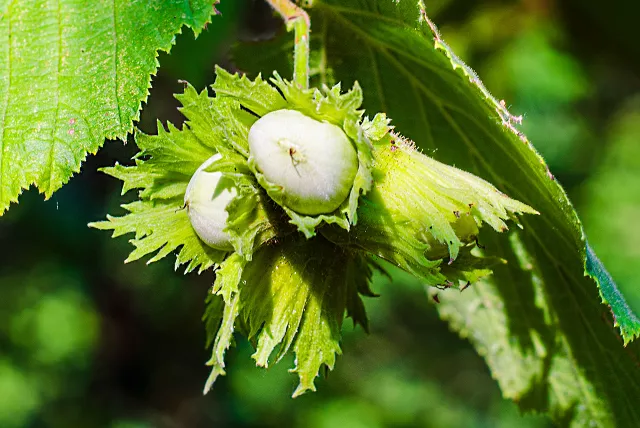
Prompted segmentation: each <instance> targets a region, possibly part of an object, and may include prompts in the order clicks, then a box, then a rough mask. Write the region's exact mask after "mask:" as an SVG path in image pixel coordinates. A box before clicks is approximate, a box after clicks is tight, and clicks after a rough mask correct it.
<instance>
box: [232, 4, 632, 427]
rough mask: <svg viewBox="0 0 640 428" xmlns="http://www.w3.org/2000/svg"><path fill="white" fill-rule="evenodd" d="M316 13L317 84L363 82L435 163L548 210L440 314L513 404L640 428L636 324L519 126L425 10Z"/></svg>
mask: <svg viewBox="0 0 640 428" xmlns="http://www.w3.org/2000/svg"><path fill="white" fill-rule="evenodd" d="M310 13H311V18H312V26H313V34H314V37H316V38H318V37H322V38H323V40H322V41H321V43H320V45H321V47H322V49H323V52H324V57H325V58H326V64H325V67H324V72H323V73H321V74H319V75H318V76H317V77H316V78H317V80H323V79H324V80H329V79H331V78H335V80H336V81H341V82H342V83H343V84H344V85H349V84H351V83H352V82H354V81H355V80H357V81H359V83H360V86H361V87H362V89H363V93H364V102H363V108H365V109H366V110H367V111H371V112H373V111H381V112H384V113H386V114H387V115H388V116H389V117H392V118H393V120H394V122H393V124H394V125H395V128H396V130H397V131H398V132H400V133H402V134H403V135H405V136H406V137H408V138H410V139H411V140H413V141H415V142H416V143H417V145H418V146H419V147H421V148H422V149H423V150H424V151H426V152H427V153H428V154H429V155H431V156H433V157H434V158H435V159H437V160H439V161H442V162H443V163H446V164H450V165H455V166H457V167H458V168H460V169H463V170H465V171H469V172H472V173H474V174H476V175H478V176H480V177H482V178H484V179H486V180H487V181H489V182H490V183H492V184H494V185H496V187H498V189H500V190H501V191H503V192H504V193H506V194H508V195H509V196H511V197H514V198H516V199H518V200H520V201H523V202H525V203H527V204H528V205H530V206H532V207H534V208H535V209H536V210H538V211H539V212H540V213H541V215H540V216H529V217H528V218H523V219H522V224H523V226H524V230H523V231H522V232H519V234H518V238H517V239H516V240H515V241H514V239H515V238H514V237H513V235H510V236H487V237H483V236H481V239H480V240H481V241H483V243H484V245H486V246H487V247H488V250H489V252H490V253H491V254H495V255H497V256H499V257H502V258H504V259H506V260H508V261H509V263H508V264H507V265H505V266H502V267H500V266H498V267H497V268H496V269H495V273H494V275H493V276H492V277H490V278H488V279H486V280H484V281H482V282H480V283H478V284H475V285H473V286H471V287H470V288H469V289H468V290H465V291H464V292H463V293H462V294H461V295H459V294H458V293H457V292H453V291H452V292H449V293H447V294H445V295H441V297H440V300H441V301H442V303H441V304H440V305H438V306H437V307H438V308H439V310H440V311H441V313H442V314H443V316H445V317H447V318H448V319H449V320H450V322H451V323H452V326H453V327H454V328H456V329H457V330H458V331H460V332H461V334H463V335H465V336H467V337H469V339H470V340H471V341H472V343H473V344H474V345H475V346H476V347H477V349H478V350H479V351H480V353H482V354H483V355H484V356H485V358H486V360H487V363H488V364H489V367H490V368H491V370H492V373H493V375H494V377H495V378H496V380H497V381H498V383H499V384H500V386H501V388H502V390H503V392H504V394H505V396H508V397H510V398H513V399H514V400H515V401H517V402H518V403H519V404H520V405H521V407H522V408H523V409H526V410H535V411H539V412H547V413H549V414H550V415H551V416H552V418H553V419H554V421H556V422H557V423H558V424H559V425H561V426H575V427H582V426H605V427H606V426H612V427H613V426H616V427H617V426H637V425H640V412H638V410H637V406H636V403H635V401H636V398H635V397H637V396H638V394H639V393H640V370H639V369H638V364H637V361H638V357H637V355H638V351H639V350H640V349H639V345H638V344H637V343H635V342H634V343H630V344H629V345H628V346H627V347H626V349H625V348H624V347H623V343H622V342H623V341H624V342H628V341H629V340H631V339H632V338H633V337H634V336H635V335H637V334H638V332H639V329H638V323H637V318H636V317H635V315H633V314H632V313H631V312H630V311H629V310H628V308H627V307H626V304H624V299H622V297H621V295H620V294H619V292H618V291H617V289H616V288H615V284H614V283H613V281H610V280H608V278H607V275H606V273H605V272H606V271H605V270H604V269H601V265H597V264H594V263H592V262H593V260H594V259H593V258H591V257H589V259H588V252H587V246H586V242H585V238H584V234H583V232H582V227H581V224H580V222H579V220H578V217H577V215H576V213H575V211H574V209H573V207H572V206H571V203H570V202H569V200H568V199H567V197H566V194H565V193H564V191H563V189H562V188H561V187H560V185H559V184H558V183H557V182H556V181H555V179H554V177H553V175H552V174H551V173H550V172H549V170H548V169H547V167H546V165H545V163H544V161H543V160H542V158H541V157H540V156H539V155H538V154H537V153H536V152H535V150H534V149H533V147H532V146H531V144H530V143H529V141H528V140H527V139H526V137H525V136H524V135H523V134H521V133H520V132H519V131H518V129H517V125H518V123H519V121H520V120H521V118H519V117H515V116H512V115H511V114H510V113H509V112H508V111H507V110H506V108H505V107H504V103H501V102H500V101H498V100H496V99H494V98H493V97H492V96H491V95H490V93H489V91H488V90H487V89H486V88H485V87H484V86H483V85H482V83H481V81H480V79H479V78H478V77H477V76H476V74H475V73H474V72H473V71H472V70H471V69H470V68H469V67H467V66H466V65H465V64H464V63H463V62H462V61H461V60H460V59H459V58H458V57H456V56H455V54H454V53H453V52H452V51H451V49H449V47H448V46H447V45H446V44H445V43H444V42H443V41H442V39H441V37H440V36H439V34H438V33H437V30H436V29H435V26H434V25H433V24H432V23H431V22H430V21H429V20H428V18H427V16H426V14H425V12H424V5H423V4H422V2H419V1H413V2H412V1H399V2H396V1H393V0H384V1H373V0H365V1H358V0H340V1H338V0H324V1H322V0H316V1H314V4H313V8H312V9H310ZM283 43H286V42H283ZM272 46H273V44H272ZM240 49H248V50H245V51H244V52H243V53H242V54H238V53H236V55H235V58H236V60H237V61H243V60H244V61H245V62H242V63H241V64H240V66H241V67H242V68H244V69H245V70H254V71H260V70H267V69H268V68H269V64H268V63H266V62H263V61H264V60H265V59H269V60H270V57H269V55H279V54H278V53H277V52H278V51H277V49H269V50H267V51H264V52H262V53H261V54H256V55H252V50H254V51H255V46H253V47H249V48H246V47H243V48H240ZM238 52H240V50H239V51H238ZM278 61H279V60H278ZM280 62H281V61H280ZM328 83H333V82H331V81H329V82H328ZM516 241H518V242H520V244H516V243H514V242H516ZM585 263H587V266H586V268H587V272H588V274H590V275H594V277H595V278H596V280H597V281H600V284H601V293H602V295H603V298H605V299H607V302H608V303H609V304H610V305H613V308H612V312H613V314H614V316H615V319H614V320H611V319H610V314H609V311H610V310H609V308H608V307H607V306H606V305H603V304H602V298H601V296H600V293H599V292H598V286H597V284H596V283H595V282H594V280H593V279H591V278H589V277H586V276H585ZM612 296H613V297H612ZM614 323H616V324H619V325H620V329H621V331H622V334H623V338H621V337H620V336H619V334H618V332H617V331H616V329H615V327H614Z"/></svg>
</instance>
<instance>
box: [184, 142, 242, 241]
mask: <svg viewBox="0 0 640 428" xmlns="http://www.w3.org/2000/svg"><path fill="white" fill-rule="evenodd" d="M221 158H222V155H220V154H219V153H217V154H215V155H213V156H212V157H210V158H209V159H207V160H206V161H205V162H204V163H203V164H202V165H200V167H199V168H198V169H197V170H196V172H195V173H194V174H193V176H192V177H191V180H190V181H189V184H188V186H187V191H186V192H185V195H184V202H185V205H186V207H187V212H188V215H189V220H190V221H191V226H192V227H193V229H194V230H195V232H196V234H197V235H198V237H199V238H200V239H202V241H204V243H206V244H207V245H209V246H210V247H213V248H216V249H219V250H233V246H232V245H231V238H230V237H229V235H228V234H227V233H226V232H224V228H225V227H226V225H227V218H228V217H229V213H227V211H226V208H227V205H229V202H231V200H232V199H233V198H234V197H235V196H236V195H237V190H236V188H235V187H234V186H233V181H232V180H231V179H229V178H226V177H223V176H222V173H220V172H207V171H204V169H205V168H207V167H208V166H210V165H211V164H213V163H214V162H215V161H217V160H219V159H221Z"/></svg>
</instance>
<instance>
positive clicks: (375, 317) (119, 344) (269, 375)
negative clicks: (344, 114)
mask: <svg viewBox="0 0 640 428" xmlns="http://www.w3.org/2000/svg"><path fill="white" fill-rule="evenodd" d="M220 9H221V11H222V12H223V18H222V19H219V18H218V19H215V20H214V23H213V24H211V25H209V27H208V29H207V30H206V31H205V32H204V33H203V34H202V35H201V36H200V37H199V38H198V39H197V40H194V39H193V35H192V33H190V32H188V31H186V32H185V33H184V34H182V35H180V36H179V37H177V40H176V46H175V48H174V49H173V52H172V54H171V55H166V54H162V55H161V56H160V64H161V68H160V72H159V74H158V76H156V77H155V78H154V81H153V89H152V91H151V97H150V99H149V102H148V104H147V105H146V106H145V108H144V110H143V114H142V120H141V123H140V127H141V128H142V129H143V130H145V131H147V132H153V131H154V129H153V128H154V126H155V125H154V124H155V121H156V119H161V120H170V121H172V122H174V123H176V124H178V123H180V122H181V121H182V117H181V116H180V114H179V113H178V112H177V111H176V107H177V102H176V101H175V100H174V99H173V98H172V93H174V92H179V91H180V90H181V84H180V83H179V82H178V79H184V80H188V81H189V82H191V83H192V84H193V85H194V86H196V87H197V88H199V89H202V88H204V87H205V86H206V85H208V84H210V83H212V79H213V72H212V70H213V66H214V64H216V63H217V64H220V65H222V66H224V67H226V68H230V69H232V68H233V61H232V59H230V57H229V55H228V52H229V49H230V47H231V46H232V45H233V44H234V43H235V42H237V40H254V39H256V38H260V37H264V36H265V35H268V34H270V33H271V32H273V31H282V28H281V26H280V24H279V21H278V20H277V19H275V18H274V17H273V16H272V15H271V13H270V11H269V10H268V8H267V7H266V6H265V5H264V4H263V3H262V2H261V1H257V0H256V1H250V0H244V1H240V0H226V1H225V0H223V1H222V5H221V6H220ZM427 11H428V13H430V14H431V16H432V17H433V18H434V19H435V21H436V22H437V23H438V24H439V25H440V27H441V30H442V32H443V34H444V37H445V39H446V40H448V41H449V43H450V44H451V45H452V46H453V48H454V49H455V50H456V52H458V53H459V54H460V56H461V57H462V58H464V59H465V60H466V61H467V63H468V64H470V65H471V66H472V67H474V68H475V69H476V71H477V72H478V73H479V75H480V76H481V77H482V78H483V79H484V81H485V83H486V85H487V86H488V87H489V89H490V90H492V92H493V93H494V95H496V97H498V98H499V99H504V100H506V102H507V104H508V105H509V106H510V107H511V110H512V112H513V113H515V114H523V115H524V130H525V132H526V133H527V135H528V136H529V137H530V139H531V140H532V142H533V144H534V145H535V146H536V147H537V149H538V150H539V151H540V152H541V153H542V154H543V155H544V157H545V158H546V160H547V162H548V163H549V165H550V167H551V169H552V171H553V173H554V174H555V175H556V177H558V179H559V180H560V182H561V183H562V184H563V185H564V186H565V188H566V190H567V192H568V193H569V195H570V197H571V199H572V200H573V202H574V204H575V206H576V209H577V210H578V212H579V213H580V215H581V217H582V219H583V221H584V225H585V229H586V231H587V234H588V236H589V239H590V241H591V244H592V245H593V247H594V248H595V250H596V252H597V253H598V254H599V256H600V257H601V259H602V260H603V261H604V263H605V265H606V266H608V268H609V269H610V271H611V273H612V275H613V276H614V278H615V279H616V280H617V281H618V284H619V286H620V288H622V289H623V291H624V292H625V294H626V296H627V297H628V299H629V303H630V305H631V306H632V307H633V308H634V309H635V310H636V311H637V312H640V289H639V288H638V287H635V283H637V280H636V281H634V279H636V277H637V275H638V274H639V273H640V267H639V266H640V263H638V260H639V259H640V257H639V256H640V221H638V220H639V219H640V144H639V143H638V142H639V141H640V45H639V44H637V43H636V42H637V27H636V25H637V24H636V22H635V19H637V17H638V16H640V4H638V3H637V2H636V1H633V0H629V1H622V0H619V1H610V2H607V5H606V10H604V9H603V5H602V3H601V2H596V1H592V0H566V1H559V0H523V1H511V0H491V1H482V2H474V1H463V0H448V1H447V0H432V1H428V2H427ZM634 17H635V18H634ZM286 71H287V70H282V72H283V74H285V75H286V74H287V73H286ZM135 152H136V148H135V146H134V145H133V144H131V143H129V144H127V145H123V144H122V142H108V143H107V144H106V145H105V147H104V148H103V149H102V150H101V151H100V152H99V154H98V155H97V156H93V157H90V158H89V159H88V160H87V162H86V163H85V164H84V166H83V171H82V173H81V174H79V176H78V177H75V178H74V179H73V180H72V181H71V182H70V183H69V184H68V185H66V186H65V187H63V188H62V190H60V191H58V192H57V193H56V194H54V196H53V197H52V198H51V199H50V200H49V201H46V202H45V201H43V200H42V196H41V195H38V194H37V193H36V192H34V191H29V192H26V193H25V194H24V195H23V196H22V197H21V199H20V204H19V205H17V206H12V207H11V209H10V210H9V212H8V213H7V214H6V215H5V216H4V217H3V218H1V219H0V238H1V239H2V242H3V244H4V245H3V251H2V260H3V262H2V264H1V265H0V427H113V428H143V427H168V428H169V427H176V428H177V427H213V426H215V427H225V426H240V427H253V426H256V427H257V426H300V427H336V426H340V427H382V426H392V427H412V426H420V427H513V426H518V427H547V426H551V425H550V423H549V422H548V421H547V420H546V419H545V418H544V417H541V416H533V415H527V416H525V417H521V416H520V414H519V412H518V410H517V407H516V406H515V404H513V403H511V402H508V401H505V400H503V399H502V398H501V396H500V391H499V390H498V387H497V385H496V384H495V382H494V381H493V380H492V379H491V376H490V373H489V371H488V369H487V367H486V366H485V364H484V362H483V360H482V359H481V358H480V357H478V356H477V355H476V354H475V352H474V351H473V349H472V347H471V346H470V345H469V344H468V343H467V342H466V341H464V340H461V339H459V338H458V337H457V335H456V334H454V333H451V332H450V331H449V330H448V328H447V326H446V324H445V323H443V322H441V321H440V320H439V319H438V317H437V315H436V313H435V310H434V308H433V305H432V303H430V302H429V301H428V298H427V296H426V294H425V293H424V290H423V289H422V288H421V286H420V284H419V283H418V282H416V281H415V280H413V279H412V278H410V277H409V276H407V275H404V274H402V273H400V272H394V274H393V280H392V281H390V280H388V279H386V278H383V277H379V278H377V279H376V283H375V284H374V290H375V291H376V292H378V293H380V294H381V295H382V296H381V297H379V298H376V299H368V301H367V305H368V310H369V314H370V317H371V321H372V322H371V330H372V332H371V334H370V335H368V336H367V335H365V334H364V333H363V332H362V331H360V330H354V329H353V328H352V327H351V325H350V324H347V325H346V326H345V338H344V345H343V350H344V356H342V357H341V358H339V360H338V364H337V368H336V370H335V372H332V373H331V374H330V375H329V378H328V379H327V380H320V381H318V382H317V384H318V387H319V392H317V393H315V394H307V395H305V396H303V397H301V398H298V399H296V400H292V399H291V398H289V397H290V395H291V393H292V392H293V389H294V387H295V383H296V378H295V376H294V375H291V374H289V373H287V369H288V368H290V367H291V366H292V365H293V362H292V361H291V360H287V361H283V362H282V363H280V364H279V365H277V366H274V367H272V368H270V369H269V370H263V369H257V368H255V367H253V365H252V360H251V359H250V358H249V356H250V354H251V350H250V347H249V345H248V344H247V343H246V342H245V341H242V340H239V342H238V347H237V348H236V349H235V350H232V351H231V352H230V353H229V355H228V359H227V362H228V368H229V370H228V375H227V376H226V377H224V378H222V379H221V380H219V381H218V382H217V384H216V386H215V388H214V389H213V391H212V392H211V393H210V394H209V395H207V396H202V394H201V390H202V387H203V385H204V381H205V379H206V377H207V375H208V369H207V368H206V367H205V366H204V362H205V361H206V360H207V359H208V351H207V350H205V349H204V341H205V338H204V328H203V326H202V324H201V321H200V317H201V315H202V313H203V308H204V296H205V294H206V292H207V289H208V287H209V286H210V285H211V283H212V280H213V275H212V274H211V273H210V272H209V273H204V274H202V275H199V276H198V275H189V276H186V277H183V276H182V275H181V274H180V273H176V272H174V271H173V261H172V260H163V261H162V262H159V263H156V264H153V265H151V266H145V264H144V263H143V262H136V263H133V264H131V265H124V264H123V263H122V261H123V260H124V259H125V258H126V255H127V254H128V252H129V251H130V247H129V245H128V243H127V242H126V239H118V240H112V239H110V238H109V236H108V234H106V233H103V232H99V231H96V230H90V229H88V228H87V227H86V224H87V223H88V222H90V221H94V220H98V219H102V218H103V217H104V216H105V214H106V213H120V212H121V211H119V209H118V205H119V204H120V203H122V202H123V201H124V200H126V201H129V200H131V199H132V198H133V195H127V196H125V197H124V198H123V197H120V196H119V190H120V184H119V182H118V181H117V180H115V179H112V178H109V177H107V176H105V175H103V174H100V173H98V172H97V171H96V170H97V168H99V167H102V166H109V165H112V164H113V163H114V162H115V161H119V162H120V163H124V164H127V163H129V162H130V158H131V157H132V156H133V155H134V153H135ZM559 286H560V285H559Z"/></svg>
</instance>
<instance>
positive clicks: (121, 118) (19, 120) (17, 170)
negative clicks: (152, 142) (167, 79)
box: [0, 0, 216, 213]
mask: <svg viewBox="0 0 640 428" xmlns="http://www.w3.org/2000/svg"><path fill="white" fill-rule="evenodd" d="M0 3H1V4H0V213H2V212H4V211H5V210H6V209H7V208H8V207H9V204H10V203H11V202H16V201H17V198H18V195H19V194H20V193H21V192H22V190H23V189H26V188H28V187H29V186H30V185H32V184H35V185H36V187H37V188H38V189H39V190H40V192H42V193H44V194H45V197H46V198H49V197H50V196H51V195H52V194H53V192H54V191H56V190H57V189H59V188H60V187H61V186H62V185H63V184H64V183H66V182H67V181H68V180H69V178H70V177H71V176H72V175H73V174H74V173H76V172H78V171H79V169H80V164H81V163H82V161H83V160H84V159H85V157H86V156H87V153H92V154H93V153H95V152H96V151H97V150H98V148H99V147H100V146H101V145H102V143H103V141H104V139H105V138H108V139H115V138H120V139H124V138H125V137H126V135H127V133H129V132H131V131H132V129H133V121H134V120H138V118H139V111H140V108H141V103H142V102H143V101H144V100H146V99H147V96H148V89H149V87H150V82H151V75H153V74H155V72H156V69H157V67H158V61H157V59H156V58H157V55H158V51H159V50H163V51H168V50H169V49H170V48H171V45H172V43H173V39H174V36H175V35H176V34H177V33H179V32H180V31H182V30H181V28H182V27H183V26H184V25H186V26H188V27H190V28H191V29H193V31H194V32H195V33H196V35H197V34H198V33H199V32H200V31H201V30H202V28H203V27H204V26H205V25H206V24H207V23H208V22H210V19H211V15H212V13H215V9H214V8H213V7H212V2H211V1H206V0H195V1H189V2H184V1H159V0H152V1H142V0H133V1H131V0H115V1H112V2H104V1H98V2H89V3H77V2H72V1H68V0H61V1H58V2H50V1H43V0H37V1H5V2H0ZM215 3H216V2H215V1H214V2H213V4H215Z"/></svg>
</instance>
